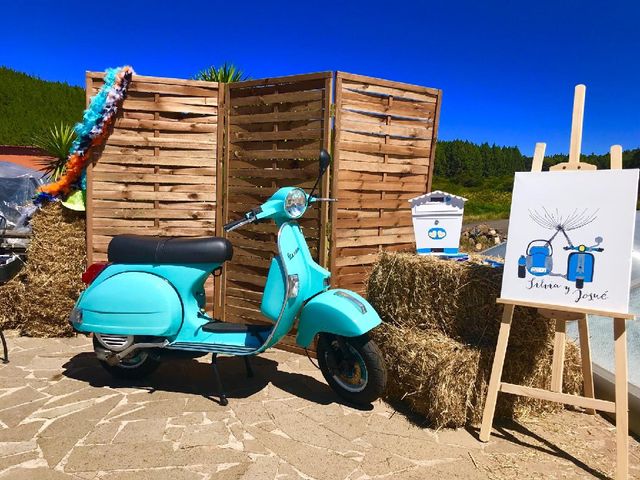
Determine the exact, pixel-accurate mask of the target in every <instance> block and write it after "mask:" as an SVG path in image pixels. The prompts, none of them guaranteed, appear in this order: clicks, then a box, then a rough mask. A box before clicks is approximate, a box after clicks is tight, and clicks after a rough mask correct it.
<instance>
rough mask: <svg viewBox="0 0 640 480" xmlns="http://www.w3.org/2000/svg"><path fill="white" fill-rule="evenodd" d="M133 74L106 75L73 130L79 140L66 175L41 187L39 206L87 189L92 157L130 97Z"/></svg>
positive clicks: (127, 70) (112, 72) (114, 71)
mask: <svg viewBox="0 0 640 480" xmlns="http://www.w3.org/2000/svg"><path fill="white" fill-rule="evenodd" d="M133 73H134V72H133V69H132V68H131V67H129V66H126V67H121V68H110V69H108V70H107V71H106V72H105V76H104V85H103V86H102V88H100V91H98V93H97V94H96V95H95V96H94V97H93V98H92V99H91V103H89V107H87V109H86V110H85V111H84V114H83V116H82V122H80V123H78V124H77V125H76V126H75V127H74V130H75V132H76V139H75V141H74V142H73V145H72V146H71V151H70V153H69V157H68V158H67V162H66V164H65V171H64V174H63V175H62V177H60V179H59V180H57V181H56V182H53V183H49V184H47V185H43V186H42V187H40V190H39V192H38V195H37V197H36V199H35V203H36V204H42V203H44V202H47V201H52V200H57V199H60V198H63V197H66V196H68V195H69V194H70V193H71V191H72V190H74V189H77V188H82V187H84V185H82V184H83V183H85V182H84V172H85V169H86V167H87V165H88V163H89V160H90V159H91V153H92V151H93V149H94V148H95V147H96V146H99V145H102V144H103V143H104V141H105V140H106V137H107V135H108V134H109V131H110V129H111V127H112V125H113V123H114V122H115V119H116V113H117V112H118V108H119V106H120V104H121V102H122V101H123V100H124V98H125V96H126V94H127V89H128V88H129V84H130V83H131V77H132V76H133Z"/></svg>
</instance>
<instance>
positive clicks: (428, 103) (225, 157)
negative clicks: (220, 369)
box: [87, 72, 441, 322]
mask: <svg viewBox="0 0 640 480" xmlns="http://www.w3.org/2000/svg"><path fill="white" fill-rule="evenodd" d="M103 77H104V75H103V74H101V73H88V74H87V98H89V96H91V95H93V94H95V93H96V92H97V90H98V88H99V87H100V86H101V85H102V82H103V80H102V79H103ZM334 91H335V107H334V108H332V101H333V100H334V99H333V98H332V97H333V95H334ZM440 99H441V91H440V90H436V89H432V88H425V87H419V86H414V85H408V84H404V83H399V82H391V81H387V80H381V79H375V78H370V77H363V76H359V75H351V74H347V73H342V72H338V73H337V74H334V73H333V72H325V73H317V74H309V75H298V76H292V77H281V78H274V79H262V80H252V81H246V82H238V83H233V84H228V85H218V84H216V83H210V82H202V81H191V80H177V79H168V78H158V77H144V76H139V75H136V76H134V78H133V82H132V84H131V87H130V89H129V95H128V98H127V99H126V101H125V102H124V104H123V108H122V109H121V111H120V113H119V117H118V119H117V121H116V124H115V128H114V130H113V132H112V134H111V136H110V137H109V138H108V140H107V142H106V145H105V146H104V149H103V151H102V152H100V153H99V154H97V155H96V157H95V158H94V159H93V166H92V167H91V168H89V170H88V183H87V241H88V258H89V261H101V260H105V259H106V251H107V246H108V243H109V241H110V239H111V238H112V237H113V236H114V235H118V234H125V233H132V234H142V235H176V236H205V235H222V224H223V223H225V222H226V221H229V220H233V219H236V218H239V217H240V215H242V214H243V213H245V212H246V211H248V210H249V209H251V208H254V207H256V206H258V205H260V204H261V203H262V202H264V200H265V199H267V198H268V197H269V196H270V195H271V194H272V193H273V192H275V191H276V190H277V189H278V188H280V187H282V186H291V185H295V186H300V187H302V188H305V189H309V188H310V187H311V186H312V184H313V181H314V180H315V178H316V175H317V171H318V153H319V151H320V149H321V148H327V149H331V147H332V146H333V158H334V161H333V164H332V166H331V172H330V174H329V175H327V176H325V181H324V183H323V185H322V186H321V187H322V188H321V191H320V194H321V195H322V196H332V197H336V198H338V199H339V201H338V202H337V203H333V204H331V207H330V208H331V215H330V216H329V206H328V205H327V204H326V203H323V204H321V206H320V207H318V206H314V207H312V209H311V211H310V212H309V213H308V214H307V215H306V216H305V218H304V219H303V220H302V222H301V223H302V226H303V227H304V229H305V235H306V237H307V239H308V241H309V246H310V248H311V251H312V254H313V255H314V257H315V258H316V259H317V260H318V262H319V263H320V264H321V265H325V266H327V267H330V268H331V270H332V272H333V280H332V281H333V285H334V286H340V287H344V288H351V289H354V290H356V291H359V292H362V291H363V289H364V285H363V281H364V278H365V276H366V273H367V271H368V269H369V268H370V266H371V264H372V263H373V262H374V261H375V258H376V254H377V252H378V251H379V250H380V249H388V250H405V249H406V250H409V249H413V248H414V239H413V230H412V225H411V214H410V209H409V203H408V202H407V200H408V199H409V198H411V197H414V196H417V195H420V194H423V193H425V192H426V191H428V190H429V188H430V183H431V175H432V171H433V159H434V154H435V148H434V146H435V141H436V135H437V127H438V115H439V111H440ZM334 112H335V121H333V122H332V118H331V116H332V114H333V113H334ZM332 123H333V124H332ZM332 136H333V137H334V138H333V141H332ZM329 182H331V183H329ZM223 207H224V214H223ZM276 230H277V229H276V226H275V225H271V224H269V223H263V224H257V225H252V226H247V227H244V228H242V229H239V230H237V231H235V232H232V233H231V234H229V235H228V237H229V239H230V240H231V241H232V242H233V244H234V250H235V255H234V258H233V260H232V261H231V262H229V263H228V265H227V267H226V268H225V270H224V273H223V275H224V277H223V278H222V279H220V281H218V282H217V289H216V295H215V300H213V298H214V296H213V295H212V289H211V281H210V282H209V284H208V287H207V288H208V292H209V294H210V296H209V299H208V300H209V304H210V306H211V305H213V306H214V307H215V309H214V312H213V313H214V315H216V316H217V317H218V318H221V319H224V320H226V321H233V322H256V321H260V320H262V317H261V315H260V313H259V307H260V301H261V298H262V293H261V291H262V287H263V286H264V283H265V281H266V273H267V269H268V267H269V262H270V259H271V258H272V256H273V255H274V254H275V253H276V233H277V231H276Z"/></svg>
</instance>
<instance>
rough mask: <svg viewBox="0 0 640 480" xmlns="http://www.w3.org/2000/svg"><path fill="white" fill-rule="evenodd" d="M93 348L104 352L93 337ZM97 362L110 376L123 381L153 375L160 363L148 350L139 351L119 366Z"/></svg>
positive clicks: (102, 361)
mask: <svg viewBox="0 0 640 480" xmlns="http://www.w3.org/2000/svg"><path fill="white" fill-rule="evenodd" d="M93 347H94V348H96V347H98V348H101V349H103V350H104V347H103V346H102V345H101V344H100V342H99V341H98V339H97V338H95V337H93ZM98 361H99V362H100V365H102V368H104V369H105V370H106V371H107V372H109V374H110V375H111V376H113V377H116V378H122V379H124V380H140V379H142V378H144V377H146V376H147V375H150V374H151V373H153V372H154V371H155V370H156V369H157V368H158V367H159V366H160V361H159V360H158V359H157V358H155V357H154V356H152V355H151V354H150V352H149V351H148V350H139V351H138V352H137V354H135V355H134V356H133V357H132V358H130V359H125V360H123V361H122V362H121V363H120V364H119V365H109V364H108V363H107V362H105V361H104V360H100V359H98Z"/></svg>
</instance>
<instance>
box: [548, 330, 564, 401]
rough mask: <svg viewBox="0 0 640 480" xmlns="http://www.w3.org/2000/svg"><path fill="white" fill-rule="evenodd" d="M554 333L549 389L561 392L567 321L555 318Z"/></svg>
mask: <svg viewBox="0 0 640 480" xmlns="http://www.w3.org/2000/svg"><path fill="white" fill-rule="evenodd" d="M555 320H556V334H555V339H554V342H553V363H552V364H551V390H552V391H554V392H560V393H562V374H563V370H564V350H565V345H566V343H567V322H566V321H565V320H563V319H562V318H556V319H555Z"/></svg>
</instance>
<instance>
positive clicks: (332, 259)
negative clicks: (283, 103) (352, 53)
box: [329, 72, 342, 288]
mask: <svg viewBox="0 0 640 480" xmlns="http://www.w3.org/2000/svg"><path fill="white" fill-rule="evenodd" d="M335 98H336V100H335V115H336V116H335V119H334V132H335V135H334V139H333V159H332V162H331V163H332V164H333V165H332V175H331V190H330V193H331V195H330V196H332V197H336V196H337V195H338V179H339V178H340V138H341V136H342V125H341V113H340V110H341V106H342V77H341V72H338V73H336V81H335ZM337 203H338V202H331V217H330V222H331V246H330V248H331V251H330V252H329V271H330V272H331V273H332V275H331V286H332V287H333V288H336V287H337V286H338V276H337V275H336V271H337V270H336V260H337V258H336V257H337V250H338V248H337V247H336V240H337V236H336V230H337V226H336V224H337V223H338V205H337Z"/></svg>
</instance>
